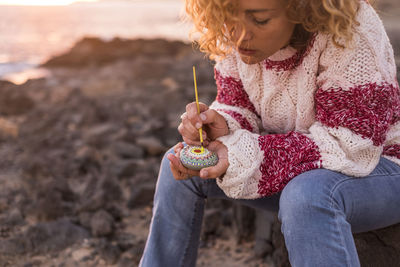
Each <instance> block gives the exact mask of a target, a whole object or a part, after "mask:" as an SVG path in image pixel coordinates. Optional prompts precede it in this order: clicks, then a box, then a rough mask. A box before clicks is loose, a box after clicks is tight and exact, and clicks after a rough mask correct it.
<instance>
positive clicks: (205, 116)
mask: <svg viewBox="0 0 400 267" xmlns="http://www.w3.org/2000/svg"><path fill="white" fill-rule="evenodd" d="M200 119H201V122H202V123H203V124H214V125H213V127H217V128H218V126H220V127H221V128H222V127H225V124H226V122H225V119H224V118H223V117H222V115H221V114H219V113H218V112H217V111H215V110H214V109H208V110H206V111H204V112H202V113H200Z"/></svg>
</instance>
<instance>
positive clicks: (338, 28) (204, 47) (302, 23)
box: [185, 0, 364, 59]
mask: <svg viewBox="0 0 400 267" xmlns="http://www.w3.org/2000/svg"><path fill="white" fill-rule="evenodd" d="M284 1H286V14H287V17H288V18H289V20H290V21H292V22H293V23H296V24H297V25H296V28H295V31H294V34H293V35H294V36H293V37H292V40H291V44H292V45H294V46H295V47H301V46H305V45H306V42H307V40H308V37H309V36H310V34H311V33H315V32H325V33H330V34H332V38H333V41H334V42H335V44H336V45H338V46H341V47H343V46H345V45H349V43H350V42H351V40H352V37H353V29H354V26H357V25H359V23H358V22H357V20H356V15H357V11H358V9H359V5H360V1H364V0H284ZM185 7H186V13H187V15H188V16H189V18H190V19H191V20H192V21H193V23H194V29H193V31H192V34H191V37H192V38H193V36H194V34H196V33H197V34H199V38H198V39H197V41H196V42H197V44H198V46H199V49H200V51H202V52H205V53H206V54H207V55H209V56H210V58H211V59H215V58H218V57H223V56H225V55H226V54H228V53H229V52H230V51H231V49H232V47H233V43H232V41H231V39H230V36H231V32H230V30H229V29H228V28H227V26H226V25H228V24H230V25H233V24H235V23H240V21H239V19H238V17H237V15H236V7H237V0H236V1H235V0H185ZM243 35H244V32H243V33H242V36H243ZM338 40H344V45H343V44H342V43H343V42H341V44H339V42H338Z"/></svg>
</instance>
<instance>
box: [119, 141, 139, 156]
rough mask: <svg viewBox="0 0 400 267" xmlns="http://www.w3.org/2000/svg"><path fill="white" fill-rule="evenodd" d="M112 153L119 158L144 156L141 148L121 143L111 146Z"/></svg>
mask: <svg viewBox="0 0 400 267" xmlns="http://www.w3.org/2000/svg"><path fill="white" fill-rule="evenodd" d="M113 151H114V152H115V154H117V155H118V156H120V157H121V158H142V157H143V156H144V150H143V148H142V147H140V146H137V145H133V144H130V143H127V142H122V141H119V142H115V143H114V144H113Z"/></svg>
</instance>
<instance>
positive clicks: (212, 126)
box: [178, 102, 229, 146]
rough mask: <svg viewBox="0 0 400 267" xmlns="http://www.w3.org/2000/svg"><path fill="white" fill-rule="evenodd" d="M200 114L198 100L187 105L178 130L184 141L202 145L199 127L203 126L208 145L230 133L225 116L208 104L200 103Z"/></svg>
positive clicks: (204, 139) (203, 133) (204, 137)
mask: <svg viewBox="0 0 400 267" xmlns="http://www.w3.org/2000/svg"><path fill="white" fill-rule="evenodd" d="M199 107H200V115H199V114H198V113H197V105H196V102H192V103H189V104H188V105H186V112H185V113H183V114H182V116H181V119H182V121H181V123H180V124H179V127H178V131H179V133H180V134H181V135H182V138H183V141H184V142H185V143H187V144H188V145H200V134H199V128H201V127H202V129H203V132H202V135H203V141H204V145H205V146H206V145H207V144H208V143H209V142H211V141H214V140H215V139H216V138H218V137H220V136H224V135H227V134H228V133H229V129H228V125H227V124H226V121H225V118H224V117H223V116H221V115H220V114H219V113H218V112H217V111H215V110H213V109H210V108H208V106H207V105H206V104H203V103H199Z"/></svg>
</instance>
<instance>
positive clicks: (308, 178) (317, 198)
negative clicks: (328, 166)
mask: <svg viewBox="0 0 400 267" xmlns="http://www.w3.org/2000/svg"><path fill="white" fill-rule="evenodd" d="M340 176H341V174H338V173H336V172H333V171H329V170H325V169H318V170H312V171H308V172H305V173H303V174H301V175H299V176H297V177H295V178H293V179H292V180H291V181H290V182H289V183H288V184H287V185H286V187H285V188H284V189H283V191H282V193H281V197H280V200H279V219H280V220H281V222H284V221H291V220H293V221H294V222H296V221H299V220H301V221H307V220H308V219H309V218H311V217H313V216H312V214H313V213H316V212H326V211H328V210H330V209H332V208H336V207H337V206H336V205H335V206H333V205H332V201H334V202H336V200H335V199H334V198H333V197H332V195H333V194H332V192H333V190H334V187H335V185H336V184H337V183H338V181H340V179H341V177H340Z"/></svg>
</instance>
